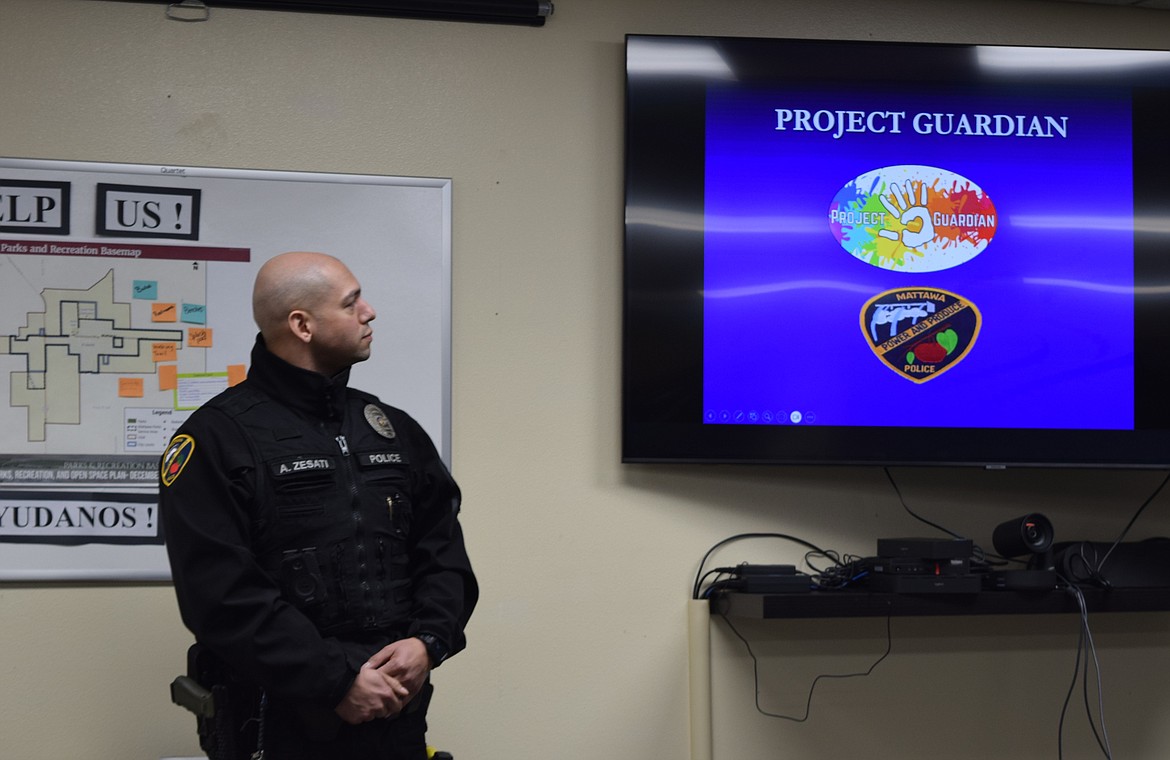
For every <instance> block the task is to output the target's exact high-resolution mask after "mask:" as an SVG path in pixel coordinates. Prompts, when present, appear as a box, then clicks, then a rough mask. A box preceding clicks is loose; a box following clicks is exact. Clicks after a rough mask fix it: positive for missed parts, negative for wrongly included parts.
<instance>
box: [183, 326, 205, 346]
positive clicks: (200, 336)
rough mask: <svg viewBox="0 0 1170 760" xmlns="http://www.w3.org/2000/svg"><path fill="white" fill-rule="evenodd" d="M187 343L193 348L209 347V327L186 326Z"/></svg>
mask: <svg viewBox="0 0 1170 760" xmlns="http://www.w3.org/2000/svg"><path fill="white" fill-rule="evenodd" d="M187 345H188V346H191V347H193V348H211V328H210V327H188V328H187Z"/></svg>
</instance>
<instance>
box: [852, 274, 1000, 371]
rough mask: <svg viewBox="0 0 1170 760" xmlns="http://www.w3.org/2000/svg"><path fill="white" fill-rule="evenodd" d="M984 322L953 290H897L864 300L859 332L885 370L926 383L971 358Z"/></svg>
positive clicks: (974, 308) (968, 302) (973, 308)
mask: <svg viewBox="0 0 1170 760" xmlns="http://www.w3.org/2000/svg"><path fill="white" fill-rule="evenodd" d="M982 319H983V318H982V315H980V313H979V309H977V308H976V307H975V304H973V303H971V302H970V301H968V300H967V299H966V298H963V297H962V296H960V295H957V294H955V293H951V292H950V291H946V290H939V289H937V288H897V289H895V290H887V291H886V292H884V293H879V294H878V295H876V296H874V297H873V298H871V299H869V301H867V302H866V304H865V306H863V307H862V309H861V332H862V333H864V335H865V339H866V342H868V343H869V347H870V349H872V350H873V352H874V354H875V355H876V356H877V357H878V358H879V359H881V360H882V361H883V362H884V363H885V364H886V366H887V367H889V368H890V369H892V370H893V371H894V372H897V373H898V374H899V375H901V376H902V377H904V378H906V379H907V380H910V381H913V382H915V383H925V382H926V381H927V380H933V379H934V378H936V377H938V376H939V375H941V374H943V373H944V372H946V371H948V370H950V369H951V368H953V367H954V366H955V365H956V364H958V363H959V362H961V361H962V360H963V359H964V358H965V357H966V356H967V353H968V352H969V351H970V350H971V347H972V346H974V345H975V339H976V338H977V337H979V327H980V325H981V323H982Z"/></svg>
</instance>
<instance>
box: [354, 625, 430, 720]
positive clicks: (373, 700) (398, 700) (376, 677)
mask: <svg viewBox="0 0 1170 760" xmlns="http://www.w3.org/2000/svg"><path fill="white" fill-rule="evenodd" d="M429 672H430V658H429V657H428V656H427V650H426V647H425V646H423V643H422V642H421V641H419V640H418V639H414V638H411V639H401V640H399V641H395V642H393V643H392V644H388V645H387V646H385V647H382V649H380V650H379V651H378V652H377V653H375V654H374V656H373V657H371V658H370V659H369V660H368V661H366V663H365V664H364V665H362V667H361V670H359V671H358V674H357V678H355V679H354V681H353V685H352V686H350V687H349V691H348V692H347V693H346V695H345V698H344V699H342V700H341V702H340V703H339V704H338V705H337V707H336V708H334V709H335V711H336V712H337V714H338V715H339V716H340V717H341V719H342V720H344V721H345V722H346V723H350V724H354V725H356V724H358V723H365V722H366V721H368V720H374V719H375V718H388V717H390V716H392V715H397V714H398V713H399V712H401V711H402V708H403V707H405V706H406V704H407V703H408V702H410V700H412V699H414V696H415V695H416V694H418V692H419V691H420V690H421V689H422V687H423V685H424V684H425V683H426V680H427V674H428V673H429Z"/></svg>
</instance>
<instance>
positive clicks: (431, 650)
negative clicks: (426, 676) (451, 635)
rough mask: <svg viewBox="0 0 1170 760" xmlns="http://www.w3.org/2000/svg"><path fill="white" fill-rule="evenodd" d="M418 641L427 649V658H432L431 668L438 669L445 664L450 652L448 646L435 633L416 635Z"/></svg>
mask: <svg viewBox="0 0 1170 760" xmlns="http://www.w3.org/2000/svg"><path fill="white" fill-rule="evenodd" d="M414 637H415V638H416V639H418V640H419V641H421V642H422V643H423V646H425V647H426V648H427V656H428V657H430V658H431V667H432V668H437V667H439V666H440V665H442V664H443V660H445V659H447V656H448V655H449V654H450V652H449V651H448V650H447V645H446V644H444V643H443V642H442V640H441V639H440V638H439V637H438V636H436V635H435V634H433V633H426V632H423V633H416V634H415V635H414Z"/></svg>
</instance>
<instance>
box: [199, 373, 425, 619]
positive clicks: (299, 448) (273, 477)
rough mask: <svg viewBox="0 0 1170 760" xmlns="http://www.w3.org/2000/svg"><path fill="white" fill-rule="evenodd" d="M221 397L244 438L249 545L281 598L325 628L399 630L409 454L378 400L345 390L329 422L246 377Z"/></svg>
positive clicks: (404, 612)
mask: <svg viewBox="0 0 1170 760" xmlns="http://www.w3.org/2000/svg"><path fill="white" fill-rule="evenodd" d="M221 399H222V400H221V401H218V404H219V405H220V406H221V407H222V408H223V409H224V411H225V412H227V414H228V415H229V416H230V417H232V418H233V419H234V420H235V421H236V423H237V424H238V425H239V426H240V427H241V428H242V429H243V431H244V434H245V437H246V439H247V440H248V442H249V443H250V445H251V447H252V451H253V456H254V457H255V462H256V469H255V472H254V474H253V478H254V480H253V482H254V486H255V504H256V507H255V512H254V513H253V515H252V518H253V525H252V530H253V544H252V548H253V551H254V552H255V554H256V556H257V558H258V561H259V563H260V565H261V566H262V567H263V568H264V570H265V571H266V572H268V573H269V575H270V576H271V577H272V578H273V579H274V580H275V581H276V582H277V583H279V585H280V588H281V592H282V596H283V598H284V599H286V600H287V601H288V602H290V603H291V604H293V605H294V606H295V607H297V608H298V609H300V610H301V611H302V612H304V613H305V614H306V615H307V616H308V617H309V618H310V619H311V620H312V621H313V623H314V624H315V625H316V626H317V629H318V630H319V631H321V633H322V634H324V635H332V636H336V635H344V634H353V633H358V632H371V633H372V632H384V633H391V634H393V633H395V632H397V634H398V635H404V628H405V621H406V619H407V616H408V614H409V612H410V605H411V601H410V578H409V574H408V568H407V562H408V553H407V552H408V545H407V541H408V538H409V535H410V526H411V510H412V507H411V500H410V494H411V493H412V490H413V489H412V473H411V468H410V464H411V457H410V452H409V451H408V450H407V446H406V444H405V443H404V442H403V441H402V439H401V438H400V437H399V436H398V435H397V432H396V431H395V429H394V427H393V423H392V422H391V421H390V419H389V418H388V417H387V416H386V413H385V411H384V410H383V408H382V407H381V406H379V405H378V404H377V403H375V402H376V399H374V398H373V397H370V396H366V395H365V394H361V393H360V392H359V391H353V390H351V391H349V393H348V395H347V397H346V402H345V419H344V421H343V422H342V423H341V426H340V430H339V432H338V431H331V430H328V429H326V426H325V425H324V424H322V423H320V422H317V421H313V420H308V419H305V418H302V417H301V416H299V415H298V414H296V413H295V412H293V411H290V410H289V408H288V407H286V406H284V405H282V404H279V403H277V402H275V401H273V400H272V399H271V398H269V397H268V396H267V395H266V394H265V393H263V392H262V391H259V390H257V389H253V388H249V387H247V386H246V385H245V386H241V387H240V392H239V393H237V394H235V395H229V396H228V397H226V398H224V397H221ZM212 403H217V402H212Z"/></svg>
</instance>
